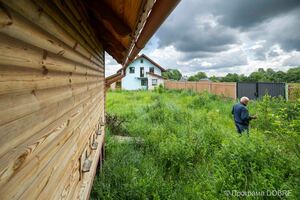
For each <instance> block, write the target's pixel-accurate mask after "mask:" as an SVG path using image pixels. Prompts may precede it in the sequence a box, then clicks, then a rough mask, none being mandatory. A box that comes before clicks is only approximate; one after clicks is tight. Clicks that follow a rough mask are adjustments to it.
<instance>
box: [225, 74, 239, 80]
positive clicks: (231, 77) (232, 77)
mask: <svg viewBox="0 0 300 200" xmlns="http://www.w3.org/2000/svg"><path fill="white" fill-rule="evenodd" d="M238 81H239V75H238V74H236V73H234V74H231V73H229V74H227V75H226V76H225V77H222V78H221V82H238Z"/></svg>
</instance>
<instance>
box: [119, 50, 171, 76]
mask: <svg viewBox="0 0 300 200" xmlns="http://www.w3.org/2000/svg"><path fill="white" fill-rule="evenodd" d="M140 58H145V59H147V60H148V61H149V62H150V63H152V64H153V65H155V66H156V67H158V68H159V69H160V70H161V71H162V72H165V71H167V70H166V69H164V68H163V67H162V66H160V65H159V64H157V63H156V62H154V61H153V60H152V59H150V58H149V57H148V56H146V55H145V54H142V55H139V56H137V57H136V58H135V59H134V60H133V61H132V62H131V63H133V62H134V61H136V60H138V59H140ZM131 63H130V64H131ZM130 64H129V65H130ZM129 65H128V66H129ZM128 66H126V67H122V68H121V69H119V70H118V73H119V72H121V70H124V71H125V70H126V68H127V67H128Z"/></svg>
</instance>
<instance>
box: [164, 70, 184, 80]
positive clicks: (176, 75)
mask: <svg viewBox="0 0 300 200" xmlns="http://www.w3.org/2000/svg"><path fill="white" fill-rule="evenodd" d="M162 76H163V77H164V78H166V79H172V80H177V81H178V80H180V79H181V77H182V74H181V73H180V71H179V70H178V69H168V70H167V71H165V72H163V73H162Z"/></svg>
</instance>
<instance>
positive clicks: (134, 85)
mask: <svg viewBox="0 0 300 200" xmlns="http://www.w3.org/2000/svg"><path fill="white" fill-rule="evenodd" d="M141 68H143V74H144V77H141ZM151 68H153V71H152V72H151V71H150V69H151ZM162 71H165V69H164V68H162V67H161V66H160V65H158V64H157V63H155V62H154V61H153V60H151V59H150V58H148V57H147V56H145V55H141V56H139V57H137V58H136V59H135V60H134V61H133V62H131V63H130V64H129V65H128V67H127V68H126V74H125V77H124V78H123V79H122V88H123V89H126V90H138V89H147V86H143V85H142V79H148V78H149V73H151V74H155V75H157V76H161V75H162ZM149 80H150V79H149ZM149 80H148V81H149Z"/></svg>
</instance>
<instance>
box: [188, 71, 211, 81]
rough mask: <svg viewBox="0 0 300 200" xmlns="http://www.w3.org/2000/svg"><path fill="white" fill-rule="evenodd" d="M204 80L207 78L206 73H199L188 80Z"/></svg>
mask: <svg viewBox="0 0 300 200" xmlns="http://www.w3.org/2000/svg"><path fill="white" fill-rule="evenodd" d="M203 78H207V76H206V74H205V72H198V73H197V74H195V75H193V76H190V77H189V78H188V81H199V80H201V79H203Z"/></svg>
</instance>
